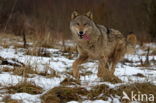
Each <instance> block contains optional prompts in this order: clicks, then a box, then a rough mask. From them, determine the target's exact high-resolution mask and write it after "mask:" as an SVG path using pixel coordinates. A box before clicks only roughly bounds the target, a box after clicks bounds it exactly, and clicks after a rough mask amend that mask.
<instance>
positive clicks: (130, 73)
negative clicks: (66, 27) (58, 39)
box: [0, 42, 156, 103]
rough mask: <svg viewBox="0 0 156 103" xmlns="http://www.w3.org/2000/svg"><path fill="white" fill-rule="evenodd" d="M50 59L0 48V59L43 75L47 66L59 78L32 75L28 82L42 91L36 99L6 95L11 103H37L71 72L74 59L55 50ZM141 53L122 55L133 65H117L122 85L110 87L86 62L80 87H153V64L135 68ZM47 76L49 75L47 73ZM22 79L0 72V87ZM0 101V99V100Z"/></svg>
mask: <svg viewBox="0 0 156 103" xmlns="http://www.w3.org/2000/svg"><path fill="white" fill-rule="evenodd" d="M66 45H69V46H73V45H74V44H71V43H70V42H67V43H66ZM146 46H151V47H153V48H154V47H156V45H155V44H147V45H146ZM47 50H48V51H49V52H50V53H51V54H52V56H51V57H39V56H30V55H25V49H23V48H19V49H13V48H3V47H0V56H1V57H3V58H5V59H8V60H9V61H10V62H12V63H14V62H13V61H12V59H13V58H14V59H17V60H18V61H20V62H22V63H24V64H26V65H30V66H32V67H33V68H36V69H37V71H39V72H42V71H45V69H46V68H47V66H48V67H49V69H53V70H55V71H56V72H57V73H58V74H59V75H60V77H51V78H46V77H44V76H41V75H34V76H33V77H32V78H28V80H29V81H32V82H34V83H35V84H37V85H38V86H40V87H41V88H43V90H44V92H43V93H42V94H38V95H31V94H27V93H15V94H10V95H11V98H12V99H17V100H22V102H23V103H41V100H40V96H41V95H43V94H44V93H46V92H47V91H48V90H50V89H52V88H54V87H57V86H60V83H61V81H63V80H64V79H65V78H67V74H66V72H68V71H71V66H72V63H73V62H74V60H75V58H73V59H68V58H66V57H65V56H62V55H61V51H60V50H59V49H53V48H50V49H47ZM143 53H145V51H144V50H142V49H138V50H137V52H136V54H134V55H125V58H126V59H128V60H131V61H133V63H126V64H122V63H118V65H117V67H116V71H115V75H116V76H118V77H119V78H120V79H121V80H122V81H123V83H118V84H112V83H110V82H101V81H100V79H99V78H98V77H97V75H96V74H97V68H98V61H89V62H87V63H85V64H82V65H81V66H83V67H84V68H85V69H81V70H80V72H81V73H84V72H87V71H89V72H91V73H92V74H89V75H86V76H81V77H80V80H81V87H84V88H86V89H87V90H90V89H92V87H93V86H96V85H100V84H105V85H108V86H109V88H115V87H117V86H120V85H125V84H127V83H133V82H146V81H149V82H151V83H153V84H156V66H155V65H154V64H153V65H152V66H151V67H148V68H147V67H137V66H136V65H139V64H140V63H139V61H140V58H141V59H142V60H143V61H145V60H146V57H145V56H142V54H143ZM153 59H155V60H156V56H149V60H153ZM5 67H7V68H10V69H13V66H8V65H0V70H1V69H2V68H5ZM49 72H50V71H49ZM137 73H140V74H143V75H144V76H145V77H136V76H135V75H136V74H137ZM22 79H23V77H22V76H17V75H13V74H11V73H8V72H1V73H0V86H1V87H3V86H9V85H16V84H17V83H19V82H20V81H21V80H22ZM0 99H1V97H0ZM110 102H112V103H120V101H119V98H115V97H112V98H109V99H108V100H107V101H104V100H94V101H91V100H84V101H83V102H82V103H110ZM68 103H79V102H77V101H70V102H68Z"/></svg>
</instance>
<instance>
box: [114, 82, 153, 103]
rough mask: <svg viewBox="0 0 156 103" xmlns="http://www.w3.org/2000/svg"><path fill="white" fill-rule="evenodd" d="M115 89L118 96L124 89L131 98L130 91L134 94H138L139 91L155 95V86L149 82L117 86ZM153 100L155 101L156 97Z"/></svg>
mask: <svg viewBox="0 0 156 103" xmlns="http://www.w3.org/2000/svg"><path fill="white" fill-rule="evenodd" d="M116 91H117V92H116V94H118V95H119V96H123V94H122V92H123V91H124V92H126V93H127V95H128V96H129V97H130V98H131V92H132V91H133V92H134V93H136V94H138V92H140V93H141V94H153V95H154V97H156V94H155V91H156V86H155V85H153V84H151V83H134V84H130V85H124V86H120V87H118V89H117V90H116ZM154 101H156V98H154ZM144 103H147V102H146V101H144ZM148 103H150V102H148Z"/></svg>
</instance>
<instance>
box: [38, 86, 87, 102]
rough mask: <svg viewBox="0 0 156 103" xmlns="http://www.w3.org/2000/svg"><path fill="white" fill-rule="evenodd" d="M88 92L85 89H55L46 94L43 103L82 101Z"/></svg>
mask: <svg viewBox="0 0 156 103" xmlns="http://www.w3.org/2000/svg"><path fill="white" fill-rule="evenodd" d="M87 93H88V91H87V90H86V89H84V88H80V87H77V88H70V87H61V86H60V87H55V88H53V89H51V90H49V91H48V92H47V93H46V94H44V95H43V96H42V97H41V99H42V103H66V102H68V101H72V100H76V101H81V100H82V98H81V96H84V95H87Z"/></svg>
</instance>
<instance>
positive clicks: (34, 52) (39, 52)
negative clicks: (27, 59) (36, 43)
mask: <svg viewBox="0 0 156 103" xmlns="http://www.w3.org/2000/svg"><path fill="white" fill-rule="evenodd" d="M25 54H26V55H31V56H41V57H51V53H50V52H49V51H47V49H46V48H36V47H33V48H31V49H27V50H26V53H25Z"/></svg>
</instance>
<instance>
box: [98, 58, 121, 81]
mask: <svg viewBox="0 0 156 103" xmlns="http://www.w3.org/2000/svg"><path fill="white" fill-rule="evenodd" d="M115 66H116V65H114V64H112V67H111V69H112V68H114V69H113V70H111V69H109V68H108V66H107V62H105V60H100V61H99V69H98V77H100V78H101V79H102V80H104V81H109V82H114V83H118V82H121V80H120V79H119V78H118V77H116V76H115V75H114V71H115Z"/></svg>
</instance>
